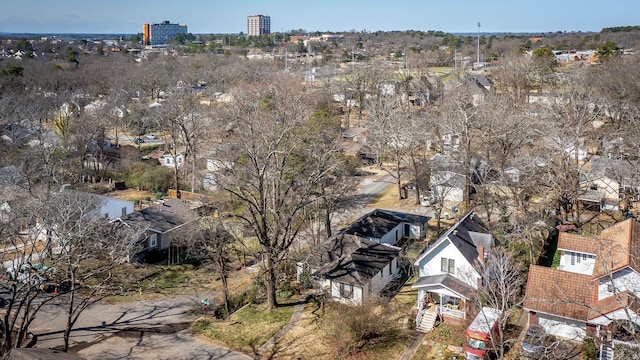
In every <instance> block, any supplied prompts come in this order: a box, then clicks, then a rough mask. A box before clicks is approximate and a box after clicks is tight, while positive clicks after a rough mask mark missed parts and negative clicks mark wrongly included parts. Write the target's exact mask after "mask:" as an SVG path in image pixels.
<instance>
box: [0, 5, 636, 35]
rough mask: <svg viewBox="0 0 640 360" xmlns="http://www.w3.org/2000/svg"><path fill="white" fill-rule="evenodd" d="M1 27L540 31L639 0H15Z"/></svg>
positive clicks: (613, 17) (594, 21)
mask: <svg viewBox="0 0 640 360" xmlns="http://www.w3.org/2000/svg"><path fill="white" fill-rule="evenodd" d="M2 10H3V11H2V13H0V32H9V33H105V34H136V33H141V32H142V26H143V24H144V23H159V22H162V21H164V20H168V21H171V22H172V23H180V24H186V25H187V26H188V27H189V32H190V33H193V34H212V33H214V34H218V33H240V32H242V33H246V31H247V16H249V15H254V14H265V15H269V16H270V17H271V31H272V32H282V31H285V32H286V31H290V30H297V29H304V30H306V31H309V32H315V31H321V32H325V31H327V32H329V31H330V32H342V31H349V30H358V31H360V30H367V31H378V30H381V31H392V30H400V31H404V30H422V31H428V30H437V31H444V32H451V33H473V32H475V31H477V23H478V22H480V23H481V29H480V31H481V32H486V33H496V32H506V33H509V32H511V33H521V32H528V33H546V32H556V31H567V32H571V31H576V32H577V31H584V32H588V31H595V32H597V31H600V30H601V29H602V28H605V27H614V26H627V25H639V24H638V22H639V21H638V16H637V14H638V13H640V1H630V0H610V1H607V2H605V3H603V2H601V1H596V0H582V1H576V0H553V1H552V0H539V1H536V2H526V1H513V0H485V1H484V2H482V1H477V0H475V1H471V0H457V1H455V2H449V1H444V0H438V1H424V0H401V1H394V2H392V1H388V0H346V1H345V0H343V1H337V0H324V1H322V2H318V3H315V4H314V6H313V7H310V6H308V5H301V3H300V1H293V0H271V1H264V0H239V1H207V0H186V1H180V2H177V1H175V0H173V1H169V0H157V1H154V2H153V3H152V4H150V3H149V2H147V1H142V0H133V1H131V0H129V1H123V0H110V1H101V2H93V1H86V0H48V1H41V0H21V1H9V2H7V3H6V4H3V6H2Z"/></svg>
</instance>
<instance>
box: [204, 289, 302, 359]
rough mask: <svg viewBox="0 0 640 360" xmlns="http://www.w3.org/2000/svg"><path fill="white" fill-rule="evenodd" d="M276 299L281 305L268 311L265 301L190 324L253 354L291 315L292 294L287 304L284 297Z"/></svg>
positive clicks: (207, 334) (216, 339)
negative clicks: (224, 316)
mask: <svg viewBox="0 0 640 360" xmlns="http://www.w3.org/2000/svg"><path fill="white" fill-rule="evenodd" d="M279 301H281V302H283V303H282V304H281V305H284V306H280V307H278V308H277V309H275V310H271V311H267V309H266V304H250V305H247V306H245V307H244V308H242V309H241V310H239V311H237V312H236V313H234V314H233V315H231V316H230V317H229V318H227V319H226V320H216V319H211V318H202V319H199V320H197V321H196V322H195V323H194V324H193V328H194V329H195V330H196V331H197V332H198V333H199V334H201V335H204V336H206V337H208V338H210V339H212V340H214V341H217V342H220V343H223V344H225V345H226V346H228V347H230V348H232V349H235V350H240V351H243V352H245V353H248V354H253V353H256V352H257V350H258V348H259V347H260V346H262V344H264V343H266V342H267V340H269V339H270V338H271V337H272V336H273V335H275V333H276V332H278V330H280V329H281V328H282V327H283V326H284V325H285V324H286V323H287V322H289V319H291V315H292V314H293V304H294V302H295V298H292V299H291V300H290V302H291V303H290V304H285V303H284V301H286V300H279Z"/></svg>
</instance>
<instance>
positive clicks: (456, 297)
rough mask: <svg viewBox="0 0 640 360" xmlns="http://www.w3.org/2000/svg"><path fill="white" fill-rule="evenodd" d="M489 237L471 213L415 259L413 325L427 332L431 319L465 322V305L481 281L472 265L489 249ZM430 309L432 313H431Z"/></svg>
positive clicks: (492, 242)
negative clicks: (415, 299)
mask: <svg viewBox="0 0 640 360" xmlns="http://www.w3.org/2000/svg"><path fill="white" fill-rule="evenodd" d="M493 244H494V241H493V236H492V235H491V234H490V233H488V232H487V231H486V227H485V226H484V224H483V223H482V222H481V221H480V219H479V218H478V216H477V215H476V214H475V213H474V212H470V213H468V214H467V215H465V216H464V217H463V218H462V219H460V221H458V222H457V223H456V224H455V225H454V226H452V227H451V228H450V229H449V230H448V231H447V232H446V233H444V234H443V235H442V236H441V237H440V238H439V239H438V240H437V241H436V242H435V243H434V244H433V245H431V246H430V247H429V248H428V249H427V250H426V251H425V252H424V253H422V255H420V256H419V257H418V259H417V260H416V261H415V263H414V265H415V266H417V267H418V269H419V276H420V277H419V278H418V280H417V281H416V282H415V283H414V284H413V285H412V287H413V288H416V289H418V299H417V310H418V315H417V317H416V324H417V327H418V329H419V330H423V331H428V330H430V329H431V327H432V326H433V323H434V322H435V320H436V318H435V317H425V314H426V313H436V314H437V317H445V318H447V317H448V318H450V319H451V318H457V319H466V318H467V313H468V310H469V309H468V303H467V302H468V301H469V300H470V298H471V295H472V294H473V293H474V292H475V290H476V289H477V288H478V286H479V284H480V280H481V276H480V274H479V272H478V271H477V270H476V265H478V264H479V263H482V262H483V261H484V260H485V259H486V258H487V257H488V256H489V254H490V251H491V248H492V247H493ZM433 307H435V308H436V309H435V310H434V309H433Z"/></svg>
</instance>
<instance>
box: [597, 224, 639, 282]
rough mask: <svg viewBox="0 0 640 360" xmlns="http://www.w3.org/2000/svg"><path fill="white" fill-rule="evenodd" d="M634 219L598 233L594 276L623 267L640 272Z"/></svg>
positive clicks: (637, 233) (637, 235)
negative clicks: (597, 250) (597, 251)
mask: <svg viewBox="0 0 640 360" xmlns="http://www.w3.org/2000/svg"><path fill="white" fill-rule="evenodd" d="M638 224H639V223H638V221H637V220H636V219H633V218H631V219H627V220H625V221H622V222H619V223H617V224H615V225H613V226H610V227H608V228H606V229H604V230H602V232H601V233H600V235H599V236H598V239H599V242H598V244H599V253H598V254H597V255H596V264H595V268H594V271H593V275H594V276H595V277H600V276H603V275H606V274H607V273H609V272H613V271H616V270H619V269H622V268H624V267H627V266H629V267H631V268H632V269H633V270H635V271H636V272H640V259H638V256H640V232H639V231H638V230H640V229H639V228H638V226H639V225H638Z"/></svg>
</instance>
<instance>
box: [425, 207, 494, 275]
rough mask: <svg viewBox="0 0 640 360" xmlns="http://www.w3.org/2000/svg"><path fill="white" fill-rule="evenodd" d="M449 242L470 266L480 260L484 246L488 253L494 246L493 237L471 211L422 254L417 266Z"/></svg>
mask: <svg viewBox="0 0 640 360" xmlns="http://www.w3.org/2000/svg"><path fill="white" fill-rule="evenodd" d="M447 240H448V241H450V242H451V243H452V244H453V245H454V246H455V247H456V248H458V250H459V251H460V253H462V255H463V256H464V257H465V259H467V261H468V262H469V264H473V262H474V261H475V259H477V258H478V248H479V247H481V246H483V247H484V248H485V249H486V250H485V251H488V250H489V249H490V248H491V247H492V246H493V235H491V234H490V233H489V232H488V231H487V228H486V226H485V225H484V224H483V223H482V221H481V220H480V218H479V217H478V216H477V215H476V213H475V212H473V211H471V212H469V213H468V214H467V215H465V216H464V217H463V218H462V219H460V221H458V222H457V223H455V224H454V225H453V226H452V227H451V228H450V229H449V230H447V232H445V233H444V234H443V235H442V236H440V238H438V240H437V241H436V242H435V243H434V244H433V245H431V246H430V247H429V249H427V251H425V252H424V253H422V255H420V256H419V257H418V259H417V260H416V261H415V265H418V266H419V263H420V261H422V259H424V258H425V257H426V256H427V255H429V254H430V253H431V251H433V249H436V248H437V247H438V246H439V245H440V244H441V243H443V242H444V241H447Z"/></svg>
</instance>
